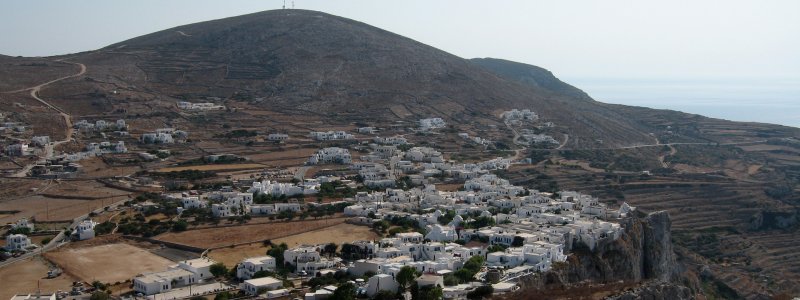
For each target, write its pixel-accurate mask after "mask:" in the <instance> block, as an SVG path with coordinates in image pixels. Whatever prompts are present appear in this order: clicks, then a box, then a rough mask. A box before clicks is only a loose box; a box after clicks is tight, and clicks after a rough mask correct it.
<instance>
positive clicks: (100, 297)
mask: <svg viewBox="0 0 800 300" xmlns="http://www.w3.org/2000/svg"><path fill="white" fill-rule="evenodd" d="M89 300H108V294H107V293H106V292H103V291H96V292H94V293H92V296H90V297H89Z"/></svg>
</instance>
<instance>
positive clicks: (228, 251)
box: [208, 243, 269, 268]
mask: <svg viewBox="0 0 800 300" xmlns="http://www.w3.org/2000/svg"><path fill="white" fill-rule="evenodd" d="M267 250H269V247H265V246H264V244H263V243H253V244H248V245H241V246H236V247H226V248H220V249H215V250H212V251H209V252H208V256H209V257H211V259H213V260H215V261H218V262H221V263H223V264H225V265H226V266H228V267H229V268H231V267H233V266H235V265H236V264H237V263H239V262H240V261H242V260H243V259H245V258H248V257H255V256H263V255H265V254H266V253H267Z"/></svg>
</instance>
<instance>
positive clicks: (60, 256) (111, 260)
mask: <svg viewBox="0 0 800 300" xmlns="http://www.w3.org/2000/svg"><path fill="white" fill-rule="evenodd" d="M45 256H46V257H47V258H48V259H50V260H51V261H53V262H54V263H56V264H58V265H59V266H61V268H62V269H63V270H64V271H65V272H66V273H70V274H73V275H74V276H76V277H78V278H80V279H81V280H84V281H87V282H92V281H93V280H99V281H100V282H105V283H115V282H123V281H125V280H128V279H131V278H133V277H134V276H136V275H138V274H142V273H148V272H156V271H163V270H165V269H166V268H167V267H168V266H170V265H172V264H174V263H173V262H172V261H169V260H167V259H166V258H163V257H161V256H158V255H155V254H153V253H151V252H150V251H147V250H145V249H142V248H139V247H135V246H132V245H129V244H124V243H114V244H108V245H98V246H90V247H70V248H67V249H63V250H58V251H55V252H49V253H47V254H45Z"/></svg>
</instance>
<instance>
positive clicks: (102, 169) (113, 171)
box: [80, 157, 140, 178]
mask: <svg viewBox="0 0 800 300" xmlns="http://www.w3.org/2000/svg"><path fill="white" fill-rule="evenodd" d="M81 166H83V170H82V172H81V174H80V176H81V177H88V178H100V177H112V176H120V175H129V174H133V173H136V171H139V170H140V168H139V166H109V165H108V164H106V163H105V162H104V161H103V160H102V159H101V158H99V157H92V158H90V159H84V160H82V161H81Z"/></svg>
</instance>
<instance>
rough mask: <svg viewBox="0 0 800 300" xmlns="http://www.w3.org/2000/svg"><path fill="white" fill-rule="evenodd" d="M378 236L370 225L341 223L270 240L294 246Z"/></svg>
mask: <svg viewBox="0 0 800 300" xmlns="http://www.w3.org/2000/svg"><path fill="white" fill-rule="evenodd" d="M378 238H380V237H379V236H378V234H376V233H375V232H374V231H372V229H371V228H370V227H367V226H358V225H353V224H348V223H342V224H339V225H336V226H331V227H327V228H323V229H319V230H314V231H309V232H305V233H301V234H296V235H292V236H287V237H285V238H279V239H274V240H272V242H273V243H275V244H280V243H286V244H287V245H289V247H294V246H298V245H314V244H327V243H336V244H337V245H339V244H342V243H348V242H352V241H359V240H364V241H372V240H376V239H378Z"/></svg>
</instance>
